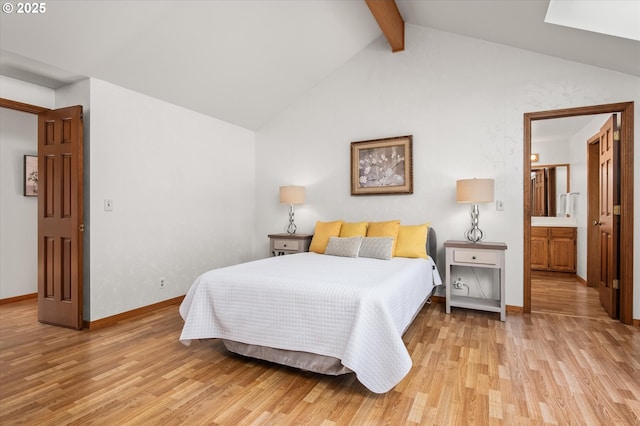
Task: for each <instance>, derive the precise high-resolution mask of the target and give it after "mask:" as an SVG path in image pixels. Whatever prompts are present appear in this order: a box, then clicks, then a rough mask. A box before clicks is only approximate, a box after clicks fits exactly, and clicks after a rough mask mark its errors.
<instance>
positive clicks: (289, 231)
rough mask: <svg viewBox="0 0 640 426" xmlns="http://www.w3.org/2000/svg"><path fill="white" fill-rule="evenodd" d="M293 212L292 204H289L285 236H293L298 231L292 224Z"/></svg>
mask: <svg viewBox="0 0 640 426" xmlns="http://www.w3.org/2000/svg"><path fill="white" fill-rule="evenodd" d="M294 214H295V212H294V211H293V204H291V208H290V209H289V226H287V234H289V235H293V234H295V233H296V231H297V230H298V227H297V226H296V224H295V223H293V215H294Z"/></svg>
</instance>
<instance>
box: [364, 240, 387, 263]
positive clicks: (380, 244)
mask: <svg viewBox="0 0 640 426" xmlns="http://www.w3.org/2000/svg"><path fill="white" fill-rule="evenodd" d="M358 256H359V257H371V258H373V259H383V260H390V259H391V258H392V257H393V238H391V237H366V238H363V239H362V244H361V245H360V253H358Z"/></svg>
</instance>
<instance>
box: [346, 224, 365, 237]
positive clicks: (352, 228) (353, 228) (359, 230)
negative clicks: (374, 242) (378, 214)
mask: <svg viewBox="0 0 640 426" xmlns="http://www.w3.org/2000/svg"><path fill="white" fill-rule="evenodd" d="M368 225H369V222H352V223H349V222H344V223H343V224H342V228H340V237H366V236H367V226H368Z"/></svg>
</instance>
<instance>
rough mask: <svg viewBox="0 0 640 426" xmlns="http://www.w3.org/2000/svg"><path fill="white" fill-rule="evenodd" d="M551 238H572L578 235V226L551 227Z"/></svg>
mask: <svg viewBox="0 0 640 426" xmlns="http://www.w3.org/2000/svg"><path fill="white" fill-rule="evenodd" d="M550 233H551V238H570V239H573V238H575V237H576V228H551V229H550Z"/></svg>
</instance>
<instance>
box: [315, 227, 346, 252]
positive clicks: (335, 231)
mask: <svg viewBox="0 0 640 426" xmlns="http://www.w3.org/2000/svg"><path fill="white" fill-rule="evenodd" d="M341 227H342V221H341V220H336V221H334V222H319V221H318V222H316V230H315V231H314V233H313V238H312V239H311V245H310V246H309V251H312V252H315V253H320V254H324V251H325V250H326V248H327V244H329V238H331V237H337V236H339V235H340V228H341Z"/></svg>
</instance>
